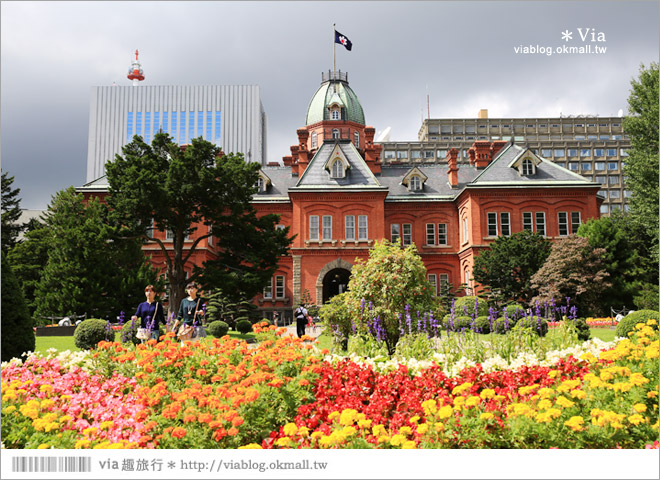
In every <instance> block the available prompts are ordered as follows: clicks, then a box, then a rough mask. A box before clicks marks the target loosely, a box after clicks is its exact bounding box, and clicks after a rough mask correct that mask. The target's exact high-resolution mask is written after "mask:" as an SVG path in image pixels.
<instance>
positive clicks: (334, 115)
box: [330, 109, 340, 120]
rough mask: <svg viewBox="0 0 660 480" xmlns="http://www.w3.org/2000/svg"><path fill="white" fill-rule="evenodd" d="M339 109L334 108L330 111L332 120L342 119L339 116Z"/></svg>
mask: <svg viewBox="0 0 660 480" xmlns="http://www.w3.org/2000/svg"><path fill="white" fill-rule="evenodd" d="M339 116H340V115H339V110H337V109H333V110H332V112H330V119H331V120H340V118H339Z"/></svg>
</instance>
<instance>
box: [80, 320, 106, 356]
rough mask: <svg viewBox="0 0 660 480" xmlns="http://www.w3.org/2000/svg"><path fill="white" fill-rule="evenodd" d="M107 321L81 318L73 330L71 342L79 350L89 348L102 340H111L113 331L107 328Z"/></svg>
mask: <svg viewBox="0 0 660 480" xmlns="http://www.w3.org/2000/svg"><path fill="white" fill-rule="evenodd" d="M107 324H108V322H107V321H106V320H101V319H100V318H89V319H87V320H83V321H82V322H81V323H80V325H78V326H77V327H76V330H75V331H74V332H73V342H74V343H75V345H76V347H78V348H80V349H81V350H91V349H93V348H94V347H96V345H97V344H98V343H99V342H100V341H102V340H105V341H108V342H113V341H114V340H115V331H114V330H112V329H109V330H108V328H107Z"/></svg>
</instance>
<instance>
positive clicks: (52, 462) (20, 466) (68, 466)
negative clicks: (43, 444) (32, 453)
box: [11, 457, 92, 472]
mask: <svg viewBox="0 0 660 480" xmlns="http://www.w3.org/2000/svg"><path fill="white" fill-rule="evenodd" d="M11 471H12V472H91V471H92V457H14V458H12V459H11Z"/></svg>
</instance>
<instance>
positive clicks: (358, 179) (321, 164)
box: [293, 140, 384, 190]
mask: <svg viewBox="0 0 660 480" xmlns="http://www.w3.org/2000/svg"><path fill="white" fill-rule="evenodd" d="M335 147H336V148H338V149H339V150H340V152H341V154H343V156H344V157H345V158H346V160H347V161H348V164H349V165H350V168H349V169H348V170H347V171H346V176H345V177H344V178H331V176H330V173H329V172H328V171H327V170H326V169H325V165H326V163H327V162H328V159H329V158H330V156H331V155H332V153H333V152H334V150H335ZM337 188H341V189H342V190H364V189H367V190H373V189H379V190H384V188H383V187H382V186H381V184H380V183H379V182H378V179H377V178H376V177H375V176H374V174H373V173H372V171H371V169H370V168H369V166H368V165H367V164H366V162H365V161H364V159H363V158H362V156H361V155H360V153H359V152H358V151H357V150H356V149H355V146H354V145H353V144H352V143H351V142H350V141H348V140H336V141H332V140H331V141H327V140H326V141H324V142H323V144H322V145H321V148H319V149H318V150H317V151H316V153H315V154H314V157H313V158H312V160H311V161H310V162H309V165H308V166H307V169H306V170H305V173H303V175H302V177H300V180H298V183H297V185H296V186H295V187H293V190H300V189H315V190H316V189H324V190H325V189H337Z"/></svg>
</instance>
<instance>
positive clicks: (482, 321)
mask: <svg viewBox="0 0 660 480" xmlns="http://www.w3.org/2000/svg"><path fill="white" fill-rule="evenodd" d="M474 323H475V325H476V327H477V328H478V329H479V333H486V334H487V333H490V320H489V317H488V316H486V315H484V316H481V317H477V318H475V320H474Z"/></svg>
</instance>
